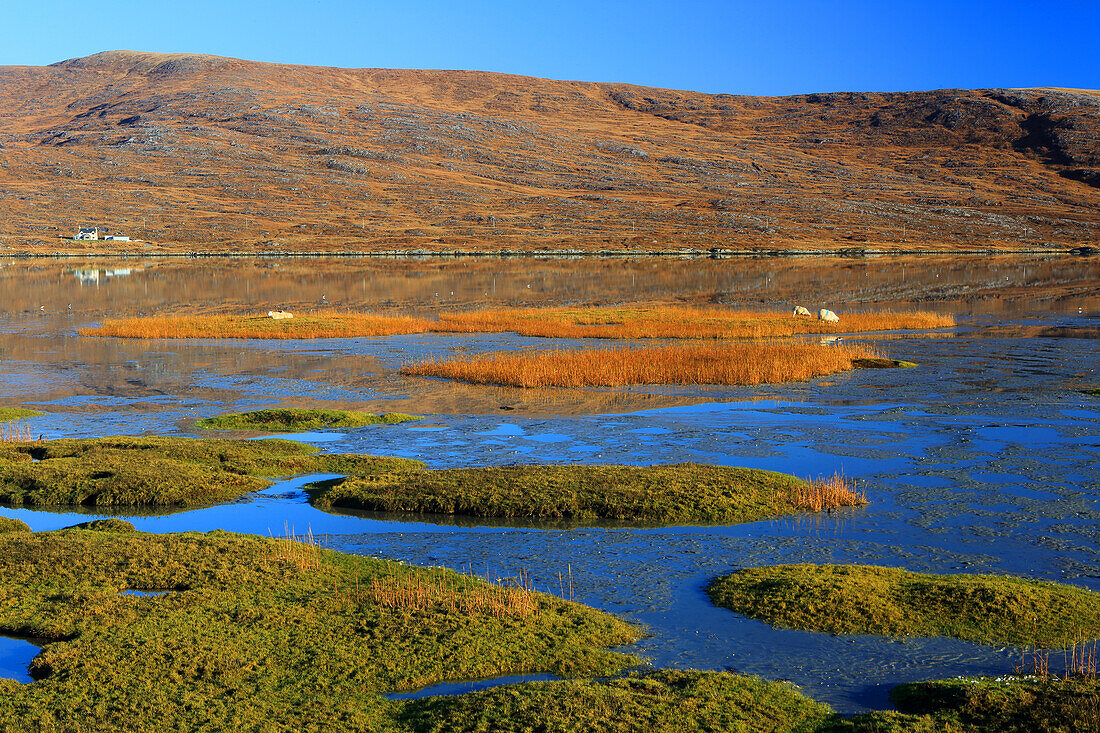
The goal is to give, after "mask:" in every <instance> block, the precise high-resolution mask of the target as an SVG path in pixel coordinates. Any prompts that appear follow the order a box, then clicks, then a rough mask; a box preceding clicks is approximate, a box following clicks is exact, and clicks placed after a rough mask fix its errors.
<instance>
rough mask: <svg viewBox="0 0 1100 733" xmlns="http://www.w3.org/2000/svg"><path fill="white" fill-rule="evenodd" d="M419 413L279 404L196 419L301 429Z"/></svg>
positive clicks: (206, 425) (225, 425)
mask: <svg viewBox="0 0 1100 733" xmlns="http://www.w3.org/2000/svg"><path fill="white" fill-rule="evenodd" d="M420 419H421V418H420V417H419V416H417V415H405V414H402V413H400V412H387V413H385V414H384V415H375V414H372V413H369V412H356V411H354V410H305V409H298V408H289V407H287V408H277V409H271V410H254V411H252V412H237V413H231V414H229V415H218V416H217V417H205V418H203V419H201V420H196V421H195V427H197V428H200V429H202V430H258V431H264V432H271V433H297V432H301V431H303V430H318V429H321V428H358V427H361V426H363V425H395V424H397V423H402V422H408V421H410V420H420Z"/></svg>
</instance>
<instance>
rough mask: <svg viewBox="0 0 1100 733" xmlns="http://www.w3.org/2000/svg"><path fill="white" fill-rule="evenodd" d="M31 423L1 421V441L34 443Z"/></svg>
mask: <svg viewBox="0 0 1100 733" xmlns="http://www.w3.org/2000/svg"><path fill="white" fill-rule="evenodd" d="M33 442H34V435H33V434H32V433H31V428H30V426H29V425H23V424H21V423H15V424H8V423H0V443H33Z"/></svg>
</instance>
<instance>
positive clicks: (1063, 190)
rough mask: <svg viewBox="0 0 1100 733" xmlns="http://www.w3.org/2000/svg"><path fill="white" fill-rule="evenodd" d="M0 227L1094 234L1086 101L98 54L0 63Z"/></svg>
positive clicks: (1096, 208) (675, 243) (1099, 138)
mask: <svg viewBox="0 0 1100 733" xmlns="http://www.w3.org/2000/svg"><path fill="white" fill-rule="evenodd" d="M0 213H2V214H3V216H0V246H4V245H8V246H15V247H22V248H28V249H36V250H41V249H42V248H43V246H44V245H45V246H47V247H49V248H50V249H55V248H57V247H58V246H59V244H58V240H57V237H58V235H61V234H66V235H68V234H71V233H72V232H74V231H75V228H76V227H77V226H78V225H81V224H89V225H90V224H99V225H101V226H106V227H107V228H109V229H111V230H113V231H118V232H120V233H125V234H130V235H132V236H135V237H144V238H145V239H147V240H149V241H150V242H152V243H153V244H152V247H153V249H155V250H159V249H161V248H163V247H171V246H175V247H178V248H181V249H184V250H190V249H211V250H218V249H226V248H232V249H243V250H246V251H249V252H260V251H273V252H278V251H287V250H308V249H315V250H341V249H343V250H369V249H375V250H378V249H382V250H386V249H430V250H454V249H458V250H477V249H480V250H500V249H565V248H579V249H593V248H595V249H612V250H616V251H622V250H626V251H630V250H633V251H641V250H653V249H667V248H672V249H677V248H680V247H691V248H702V249H709V248H713V247H718V248H729V249H737V250H746V249H747V250H770V249H777V248H783V249H816V248H826V249H838V248H839V249H844V248H855V249H863V248H868V249H890V248H900V249H964V248H965V249H981V248H984V247H988V246H997V247H1005V248H1027V247H1035V246H1054V247H1059V248H1070V247H1074V246H1079V245H1082V244H1089V243H1090V242H1094V241H1095V240H1096V239H1097V238H1098V236H1100V97H1098V96H1097V95H1096V94H1095V93H1093V92H1088V91H1074V90H1053V89H1032V90H975V91H966V90H942V91H935V92H907V93H897V94H853V93H845V94H813V95H804V96H796V97H782V98H770V97H769V98H766V97H743V96H732V95H707V94H700V93H692V92H677V91H670V90H662V89H646V88H641V87H634V86H629V85H622V84H595V83H582V82H563V81H551V80H545V79H534V78H529V77H517V76H509V75H503V74H491V73H483V72H460V71H400V70H379V69H332V68H319V67H303V66H287V65H277V64H264V63H256V62H249V61H241V60H236V59H227V58H220V57H211V56H198V55H185V54H145V53H133V52H125V51H113V52H107V53H102V54H96V55H95V56H90V57H87V58H83V59H73V60H70V61H65V62H62V63H59V64H55V65H53V66H49V67H0ZM111 246H117V245H103V244H101V245H99V247H98V248H99V249H109V248H110V247H111ZM76 247H77V249H79V247H80V245H77V246H76ZM128 247H129V248H131V249H141V247H142V246H141V245H131V246H128Z"/></svg>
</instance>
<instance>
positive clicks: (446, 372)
mask: <svg viewBox="0 0 1100 733" xmlns="http://www.w3.org/2000/svg"><path fill="white" fill-rule="evenodd" d="M875 357H876V354H875V352H873V351H872V350H870V349H867V348H865V347H862V346H856V345H843V346H827V347H823V346H820V345H818V344H815V343H789V342H788V343H784V342H777V341H764V342H747V343H733V344H707V345H694V344H693V345H686V344H685V345H679V344H677V345H672V346H657V347H642V348H618V349H583V350H572V351H548V352H538V353H524V352H518V353H510V352H497V353H493V354H486V355H483V356H473V357H465V358H458V359H436V360H430V361H426V362H421V363H419V364H409V365H406V366H404V367H403V368H402V369H401V373H402V374H408V375H412V376H425V377H443V378H445V379H455V380H458V381H461V382H469V383H471V384H496V385H503V386H510V387H621V386H624V385H631V384H732V385H753V384H777V383H780V382H792V381H797V380H802V379H811V378H813V377H820V376H824V375H826V374H834V373H836V372H842V371H847V370H849V369H852V360H853V359H861V358H875Z"/></svg>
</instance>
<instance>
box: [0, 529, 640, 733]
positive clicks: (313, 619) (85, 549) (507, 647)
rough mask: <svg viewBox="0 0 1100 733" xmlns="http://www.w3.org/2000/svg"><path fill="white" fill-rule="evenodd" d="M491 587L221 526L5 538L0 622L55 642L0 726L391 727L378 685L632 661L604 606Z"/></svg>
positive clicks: (6, 698)
mask: <svg viewBox="0 0 1100 733" xmlns="http://www.w3.org/2000/svg"><path fill="white" fill-rule="evenodd" d="M126 588H134V589H150V590H153V589H165V588H172V589H175V592H173V593H168V594H165V595H159V596H155V597H136V596H132V595H126V594H122V593H120V592H119V591H120V589H126ZM394 588H400V589H404V590H403V591H401V592H395V591H394V590H393V589H394ZM425 589H434V590H432V591H431V592H428V594H427V596H423V593H424V592H425ZM440 589H442V590H443V591H444V592H439V591H440ZM503 592H504V591H502V590H501V589H500V588H499V587H498V588H496V589H495V590H494V589H493V588H490V587H489V586H488V585H487V584H486V583H484V582H482V581H480V580H477V579H476V578H472V577H469V576H462V575H459V574H457V573H454V572H450V571H446V570H441V569H419V568H412V567H408V566H405V565H402V564H399V563H393V562H389V561H383V560H376V559H372V558H367V557H355V556H349V555H344V554H341V553H337V552H334V551H330V550H324V549H321V548H319V547H316V546H311V545H305V544H302V543H297V542H288V541H284V540H276V539H270V538H262V537H255V536H248V535H237V534H230V533H226V532H212V533H209V534H199V533H186V534H168V535H152V534H146V533H143V532H132V533H128V534H111V533H104V532H90V531H87V530H80V529H67V530H60V531H57V532H42V533H35V534H27V533H22V534H9V535H3V536H0V633H7V634H24V635H30V636H35V637H38V638H43V639H47V640H52V641H49V642H48V643H46V644H45V645H44V646H43V649H42V652H41V653H40V654H39V655H38V656H37V657H36V658H35V659H34V661H33V662H32V663H31V667H30V671H31V675H32V676H33V677H34V678H35V680H36V681H35V682H34V683H33V684H28V685H21V684H18V683H16V682H13V681H10V680H0V693H2V694H0V721H3V722H2V723H0V728H3V729H5V730H20V731H21V730H50V731H62V730H73V731H76V730H80V731H108V730H110V731H115V730H119V729H120V728H121V729H135V730H265V731H267V730H271V731H290V730H293V731H299V730H310V731H364V730H367V731H370V730H395V729H397V730H400V729H403V728H401V727H399V726H398V724H397V723H396V721H395V720H394V715H396V714H397V713H398V712H399V711H400V709H401V705H400V704H399V703H395V702H390V701H387V700H386V699H384V698H383V697H382V696H381V694H380V693H383V692H386V691H391V690H401V689H416V688H420V687H422V686H425V685H430V684H434V683H437V682H440V681H443V680H445V679H476V678H483V677H494V676H497V675H502V674H516V673H520V672H531V671H548V672H554V673H557V674H562V675H591V676H604V675H609V674H615V673H617V672H618V671H619V670H621V669H622V667H623V666H624V665H627V664H632V663H636V662H637V661H638V660H637V659H635V658H633V657H628V656H625V655H622V654H617V653H615V652H611V651H607V648H608V647H611V646H617V645H621V644H624V643H627V642H629V641H631V640H633V639H634V638H635V637H636V636H637V633H638V632H637V630H636V629H635V628H634V627H632V626H630V625H628V624H626V623H625V622H622V621H620V620H618V619H616V618H615V617H613V616H610V615H608V614H605V613H602V612H599V611H596V610H594V609H591V608H587V607H585V606H581V605H579V604H575V603H570V602H568V601H564V600H562V599H559V598H556V597H553V596H549V595H544V594H541V593H531V594H529V596H528V597H529V600H530V602H531V604H532V605H531V606H529V607H527V611H528V612H526V613H518V612H515V611H514V609H511V608H510V607H508V606H507V604H505V605H504V606H502V607H498V608H494V607H491V606H490V607H483V606H481V605H479V604H478V603H474V602H473V601H476V600H477V599H479V598H482V599H483V598H484V597H486V594H488V595H489V596H493V595H499V594H500V593H503ZM395 598H397V599H399V600H397V602H396V604H392V603H391V601H393V600H394V599H395ZM402 599H403V600H402ZM418 599H422V600H423V602H418ZM405 730H407V729H405Z"/></svg>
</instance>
